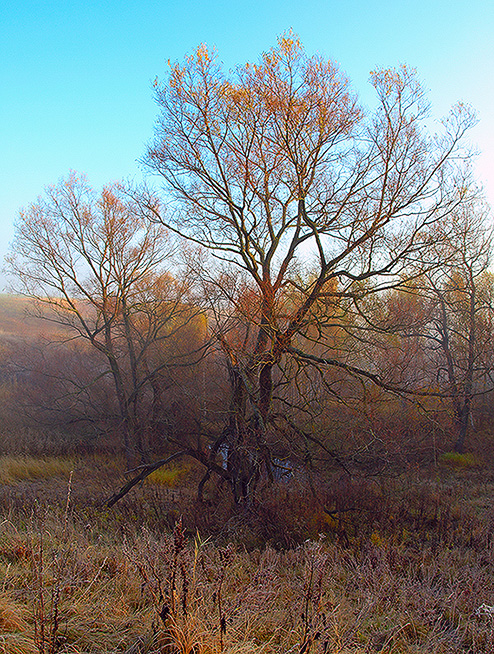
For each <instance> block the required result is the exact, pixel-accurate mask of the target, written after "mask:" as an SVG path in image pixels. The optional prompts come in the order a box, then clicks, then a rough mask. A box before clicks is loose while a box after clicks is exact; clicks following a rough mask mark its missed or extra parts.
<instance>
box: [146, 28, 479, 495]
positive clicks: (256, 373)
mask: <svg viewBox="0 0 494 654" xmlns="http://www.w3.org/2000/svg"><path fill="white" fill-rule="evenodd" d="M371 82H372V84H373V85H374V87H375V90H376V94H377V100H378V106H377V108H376V110H375V111H373V112H367V111H364V109H363V108H362V107H361V106H360V105H359V103H358V100H357V97H356V95H355V94H354V92H352V89H351V87H350V83H349V81H348V79H347V78H346V77H345V75H344V74H343V73H342V72H341V71H340V70H339V69H338V66H337V65H336V64H335V63H334V62H332V61H328V60H326V59H324V58H323V57H320V56H313V57H309V56H307V55H306V53H305V52H304V49H303V47H302V46H301V44H300V42H299V41H298V39H297V38H296V37H295V36H294V35H293V34H292V33H288V34H286V35H284V36H283V37H282V38H280V39H279V41H278V44H277V46H276V47H275V48H273V49H272V50H270V51H269V52H266V53H265V54H263V55H262V57H261V59H260V61H259V62H258V63H252V64H246V65H245V66H244V67H241V68H239V69H237V70H236V71H234V72H232V73H230V74H225V73H224V72H223V70H222V68H221V65H220V64H219V62H218V59H217V57H216V54H215V52H214V51H213V52H212V51H210V50H208V48H207V47H206V46H200V47H199V48H198V49H197V50H196V52H195V53H194V54H192V55H191V56H189V57H188V58H187V59H186V60H185V62H184V63H183V64H181V63H176V64H173V65H171V70H170V73H169V76H168V78H167V79H166V80H165V81H164V82H162V83H159V82H157V83H156V98H157V102H158V104H159V106H160V110H161V112H160V115H159V119H158V122H157V126H156V132H155V137H154V141H153V143H152V144H151V145H150V147H149V149H148V152H147V156H146V158H145V163H146V165H147V167H148V169H149V170H151V171H154V172H156V173H159V175H161V176H162V177H163V179H164V180H165V182H166V188H167V191H168V197H169V198H170V206H171V207H172V210H171V211H169V212H168V214H167V215H166V216H162V215H161V214H160V213H159V211H156V214H155V219H156V220H157V221H158V222H161V223H162V224H165V225H166V226H167V227H168V228H169V229H171V230H173V231H175V232H176V233H178V234H180V235H181V236H183V237H185V238H187V239H188V240H189V241H191V242H194V243H196V244H198V245H200V246H201V247H204V248H206V249H208V250H209V251H210V252H211V253H212V255H213V256H214V257H215V258H216V260H217V261H218V268H217V271H218V273H217V284H216V293H217V296H216V297H218V295H220V296H221V297H222V302H217V304H216V306H217V312H216V315H217V318H218V320H217V322H216V325H217V336H218V339H219V342H220V343H221V346H222V348H223V351H224V353H225V354H226V357H227V360H228V367H229V373H230V380H231V401H230V410H229V412H228V419H227V424H226V428H225V430H224V431H223V432H222V434H221V436H220V437H219V441H218V442H217V444H216V446H215V447H214V448H212V450H211V451H212V452H215V453H216V452H217V451H218V449H219V447H220V444H221V447H222V448H223V450H224V451H227V453H228V455H227V464H226V467H225V472H224V474H225V475H226V476H227V477H228V479H229V481H230V483H231V484H232V487H233V492H234V495H235V498H236V499H237V500H240V499H242V498H246V497H248V496H249V495H250V494H251V491H252V489H253V488H254V486H255V484H256V482H257V480H258V479H259V477H260V475H261V473H262V470H263V469H264V470H265V472H266V473H267V475H270V474H271V470H272V463H273V460H272V456H273V449H272V448H271V447H270V436H269V434H270V430H272V429H274V422H275V416H274V414H273V398H274V384H275V378H276V375H277V373H276V371H277V370H281V369H282V368H283V365H284V362H286V361H287V360H288V359H292V360H297V361H299V362H300V363H301V364H304V365H306V364H311V363H312V364H314V365H318V366H321V365H324V366H326V367H333V368H337V369H340V370H344V371H346V372H347V373H348V374H350V375H353V376H355V375H356V376H363V377H366V378H368V379H372V380H373V381H374V382H376V383H380V378H379V371H376V370H373V369H370V370H369V369H366V368H365V366H362V365H360V366H359V359H358V356H357V355H358V353H356V352H350V353H347V354H346V355H345V356H341V353H339V352H338V351H336V350H334V349H332V348H331V347H328V348H327V350H326V352H325V353H324V354H322V353H321V351H320V350H318V351H315V349H314V320H315V317H317V316H319V317H321V310H320V307H321V306H322V305H324V303H326V305H327V306H330V305H331V303H332V302H333V304H334V305H335V306H336V305H337V303H338V302H339V301H340V300H341V299H342V298H344V299H345V300H346V301H351V300H352V298H357V297H358V296H359V295H360V294H362V293H369V290H370V289H371V288H372V289H373V290H377V289H379V288H384V287H389V286H392V285H394V284H396V283H398V282H399V281H402V280H403V279H405V278H406V276H407V268H408V267H409V264H410V263H411V262H416V260H417V259H420V258H421V257H422V256H423V254H424V252H425V250H424V249H425V248H426V247H427V246H428V245H429V243H430V242H431V238H432V236H431V235H432V234H433V231H434V230H433V225H434V224H435V222H436V221H438V220H439V219H444V217H445V216H446V215H447V214H448V213H450V212H451V211H453V210H454V209H455V208H457V207H458V205H459V204H460V203H461V202H462V201H463V199H464V197H465V194H466V190H465V189H466V184H465V179H464V173H463V172H462V171H461V166H460V165H459V164H460V163H461V160H462V159H464V158H465V157H466V156H468V155H467V153H465V152H464V151H463V150H462V148H461V139H462V137H463V135H464V133H465V131H466V130H467V129H468V128H469V127H470V126H471V125H472V123H473V121H474V119H473V117H472V115H471V113H470V111H469V110H468V109H467V108H466V107H464V106H462V105H458V106H456V107H455V108H454V109H453V110H452V111H451V114H450V116H449V117H448V118H447V119H445V120H444V121H443V128H442V132H441V134H440V135H439V136H431V135H429V133H428V131H427V129H426V121H427V118H428V115H429V114H428V105H427V102H426V99H425V96H424V92H423V90H422V88H421V86H420V84H419V82H418V81H417V78H416V74H415V71H414V70H413V69H410V68H408V67H406V66H402V67H401V68H399V69H396V70H395V69H389V70H378V71H375V72H373V73H371ZM151 210H152V211H154V208H153V207H151ZM304 261H306V262H307V261H310V263H307V264H305V270H304V263H303V262H304ZM221 264H224V266H223V268H222V267H221ZM235 270H236V271H237V272H236V273H235V272H234V271H235ZM208 276H209V278H210V280H209V281H212V277H213V274H212V271H211V270H209V271H208ZM242 284H243V285H244V286H245V287H246V288H248V289H250V290H249V293H250V302H251V304H250V309H249V311H250V316H251V319H250V320H249V321H245V320H244V323H243V324H244V325H245V331H244V338H239V337H238V330H234V329H232V323H231V317H232V315H234V314H235V312H237V315H238V304H239V298H240V297H242V294H239V293H238V292H237V291H238V287H239V286H241V285H242ZM232 289H234V290H233V291H232ZM232 304H236V305H237V306H236V308H235V309H233V308H232ZM229 305H230V306H229ZM228 306H229V308H227V307H228ZM223 309H224V310H223ZM220 313H222V319H220V316H219V314H220ZM225 314H227V317H226V318H225ZM244 318H245V313H244ZM246 323H247V324H246ZM316 331H317V328H316ZM232 333H234V334H236V336H235V339H236V340H235V339H233V340H232V339H231V338H230V336H231V334H232ZM235 344H237V345H238V344H240V347H236V346H235ZM360 363H361V362H360ZM212 460H213V457H212Z"/></svg>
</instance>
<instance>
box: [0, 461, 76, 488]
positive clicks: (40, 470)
mask: <svg viewBox="0 0 494 654" xmlns="http://www.w3.org/2000/svg"><path fill="white" fill-rule="evenodd" d="M74 467H75V463H74V461H73V460H71V459H64V458H61V457H41V458H40V457H33V456H7V455H6V456H0V484H13V483H15V482H19V481H26V480H29V481H33V480H40V479H41V480H45V479H51V478H52V477H60V476H63V477H67V476H68V475H69V474H70V472H71V471H72V470H74Z"/></svg>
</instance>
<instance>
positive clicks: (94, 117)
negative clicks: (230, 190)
mask: <svg viewBox="0 0 494 654" xmlns="http://www.w3.org/2000/svg"><path fill="white" fill-rule="evenodd" d="M290 28H292V29H293V31H294V32H295V33H296V34H297V35H298V36H299V37H300V39H301V41H302V43H303V45H304V47H305V49H306V51H307V53H308V54H309V55H312V54H315V53H320V54H322V55H324V56H326V57H327V58H330V59H333V60H335V61H337V62H338V63H339V65H340V67H341V69H342V70H343V71H345V72H346V74H347V75H348V77H349V78H350V80H351V82H352V85H353V88H354V90H355V91H356V92H357V93H359V94H360V95H361V97H362V99H363V101H364V102H365V103H371V102H372V88H371V87H370V84H369V72H370V71H371V70H373V69H375V68H378V67H390V66H398V65H400V64H402V63H406V64H408V65H409V66H413V67H415V68H417V70H418V73H419V77H420V79H421V80H422V82H423V84H424V86H425V88H426V89H428V91H429V99H430V101H431V103H432V109H433V117H434V118H436V119H440V118H441V117H442V116H444V115H446V114H447V113H448V111H449V109H450V107H451V106H452V105H453V104H455V103H456V102H458V101H463V102H466V103H468V104H470V105H472V106H473V107H474V108H475V109H476V111H477V115H478V119H479V123H478V125H477V126H476V127H475V128H474V129H473V130H472V132H471V134H470V137H469V138H470V141H471V143H472V145H473V146H474V147H475V148H476V149H477V150H478V151H479V152H480V154H479V156H478V158H477V160H476V173H477V177H478V179H479V181H480V182H481V183H482V184H483V185H484V188H485V192H486V195H487V198H488V200H489V201H490V203H491V205H492V206H494V2H492V0H465V1H463V0H462V1H458V0H456V1H455V0H416V1H415V2H409V1H405V0H365V1H364V0H305V2H303V3H302V2H300V0H262V1H259V0H250V1H247V0H228V1H227V0H203V1H199V0H161V1H160V0H139V1H135V0H127V1H125V2H124V1H117V0H104V1H103V0H97V1H93V0H80V1H79V0H42V1H41V0H40V1H34V0H3V2H2V8H1V11H0V152H1V156H0V259H1V260H3V257H4V255H5V253H6V252H7V249H8V245H9V242H10V241H11V240H12V238H13V235H14V224H15V219H16V215H17V214H18V211H19V209H20V208H22V207H26V206H28V205H29V204H30V203H31V202H34V201H35V200H36V198H37V197H38V195H40V194H42V192H43V189H44V187H46V186H47V185H50V184H55V183H56V182H57V181H58V180H59V179H61V178H62V177H65V176H66V175H67V174H68V172H69V171H70V170H76V171H77V172H83V173H85V174H86V175H87V177H88V180H89V182H90V183H91V184H92V185H93V186H94V187H96V188H100V187H101V186H103V185H104V184H106V183H108V182H111V181H116V180H120V179H134V180H135V181H141V180H142V179H143V176H144V172H143V170H142V167H141V165H140V163H139V159H140V158H141V157H142V156H143V154H144V152H145V149H146V144H147V143H148V142H149V141H150V140H151V138H152V135H153V126H154V123H155V119H156V117H157V114H158V108H157V106H156V104H155V102H154V99H153V90H152V83H153V80H154V79H155V78H156V77H158V78H161V79H164V78H165V77H166V70H167V61H168V60H171V61H177V60H178V61H181V60H182V59H183V57H184V56H185V55H186V54H189V53H191V52H192V51H193V50H194V49H195V48H196V47H197V46H198V45H199V44H200V43H206V44H207V45H208V46H214V47H215V48H216V49H217V52H218V56H219V59H220V60H221V61H222V62H223V63H224V65H225V67H226V68H227V69H234V68H235V67H236V66H237V65H242V64H244V63H245V62H247V61H257V60H258V58H259V55H260V54H261V53H262V52H265V51H267V50H269V49H270V48H271V47H273V46H274V45H275V44H276V40H277V38H278V36H280V35H281V34H283V33H284V32H286V31H287V30H288V29H290ZM0 267H1V266H0ZM5 281H6V280H5V277H4V276H0V290H2V289H3V288H4V287H5Z"/></svg>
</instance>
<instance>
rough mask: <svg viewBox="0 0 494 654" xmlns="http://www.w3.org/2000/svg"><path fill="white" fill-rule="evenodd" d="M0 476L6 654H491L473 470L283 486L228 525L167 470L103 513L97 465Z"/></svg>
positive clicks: (489, 566)
mask: <svg viewBox="0 0 494 654" xmlns="http://www.w3.org/2000/svg"><path fill="white" fill-rule="evenodd" d="M69 470H73V473H70V472H69ZM7 471H8V472H7ZM0 473H1V475H2V477H1V478H2V480H3V485H2V487H1V491H0V493H1V495H0V501H1V529H0V580H1V587H0V634H1V635H0V652H4V653H5V654H28V653H29V654H31V653H42V654H54V653H55V652H67V653H68V652H71V653H73V654H83V653H87V654H89V653H90V652H91V653H96V652H98V653H106V654H110V653H113V652H128V653H129V654H130V652H132V653H133V654H137V653H138V652H141V653H145V652H146V653H151V652H156V653H158V652H159V653H160V654H162V653H165V652H167V653H171V652H180V653H184V654H185V653H188V654H191V653H192V652H194V653H197V654H202V653H206V652H208V653H209V652H211V653H213V652H225V653H226V652H231V653H233V652H239V653H240V652H253V653H254V652H259V653H260V652H265V653H271V652H273V653H274V652H279V653H287V654H288V652H293V653H294V654H308V653H312V654H316V653H318V652H321V653H322V652H341V653H344V652H348V653H350V652H352V653H357V652H362V653H364V652H383V653H384V652H386V653H391V652H395V653H398V652H403V653H405V652H410V653H417V654H419V653H422V652H424V653H425V652H438V653H439V652H444V653H446V652H448V653H449V652H472V653H474V652H492V651H494V609H492V611H491V609H490V608H489V607H491V606H492V605H493V604H494V569H493V564H494V556H493V533H494V512H493V510H492V497H493V496H494V475H493V474H492V472H490V471H486V470H476V469H470V468H466V469H461V468H438V469H434V470H432V471H428V473H427V474H425V473H421V474H420V475H419V474H418V472H417V471H414V472H413V474H412V473H409V474H408V475H406V476H405V475H403V476H401V477H399V478H394V479H387V480H386V479H380V480H377V481H375V480H374V481H369V480H359V481H358V483H357V482H355V483H352V482H350V481H348V480H347V481H346V482H344V481H342V480H341V479H340V480H339V481H338V482H336V480H334V483H333V484H331V485H330V486H328V490H327V492H326V495H324V496H323V495H322V494H321V496H320V497H319V499H318V500H316V499H315V498H314V497H313V496H312V494H311V493H310V490H309V489H308V488H307V487H306V486H305V485H304V483H303V481H300V482H299V483H295V482H293V483H291V484H290V485H286V484H284V485H279V486H277V487H276V488H274V489H271V490H270V491H269V493H266V494H265V496H264V497H263V498H262V499H261V500H260V501H259V505H258V506H257V507H256V511H255V512H254V511H250V512H249V511H247V510H245V509H244V510H243V511H237V512H236V513H235V512H234V513H233V517H231V516H232V513H231V512H230V513H227V509H226V507H225V506H223V504H222V501H221V500H220V499H218V498H216V499H215V500H214V498H211V500H210V501H209V502H208V503H205V504H203V505H198V504H197V502H196V501H195V499H194V495H193V493H192V491H191V490H190V489H189V481H190V480H189V479H188V477H187V471H185V472H184V471H183V470H175V471H171V472H170V474H169V475H168V476H166V475H165V476H164V477H163V478H162V479H160V478H157V479H155V480H154V481H148V482H146V483H145V484H144V485H143V486H142V487H140V488H137V489H135V491H134V492H132V493H131V494H129V495H128V496H126V497H125V498H124V499H123V500H122V501H121V502H120V503H118V504H117V505H116V506H115V507H114V509H112V510H108V509H106V508H105V507H104V504H103V503H104V499H105V498H107V497H108V496H109V494H111V492H112V490H114V489H115V488H116V487H118V484H119V477H118V473H117V468H116V464H115V461H113V462H111V463H109V462H107V461H105V459H104V457H99V458H98V457H92V458H79V459H77V460H76V459H70V460H69V459H60V460H59V461H58V467H57V466H55V465H54V462H53V460H50V459H46V460H43V459H38V460H37V461H36V460H35V459H34V458H32V459H26V460H22V459H21V458H18V457H17V458H16V457H3V458H2V459H0ZM172 473H173V474H172ZM224 495H225V494H224V493H223V496H224ZM213 500H214V501H213ZM227 515H229V516H230V517H228V518H227V517H226V516H227ZM483 605H484V606H483Z"/></svg>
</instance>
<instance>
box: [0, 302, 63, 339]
mask: <svg viewBox="0 0 494 654" xmlns="http://www.w3.org/2000/svg"><path fill="white" fill-rule="evenodd" d="M34 314H35V308H34V305H33V302H32V300H30V299H29V298H26V297H23V296H20V295H10V294H8V293H0V338H1V337H4V338H5V337H19V336H21V337H23V338H36V337H38V336H40V335H42V334H47V333H53V331H55V329H54V327H55V326H54V325H53V324H52V323H49V322H47V321H44V320H41V319H40V318H37V317H36V316H35V315H34Z"/></svg>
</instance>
